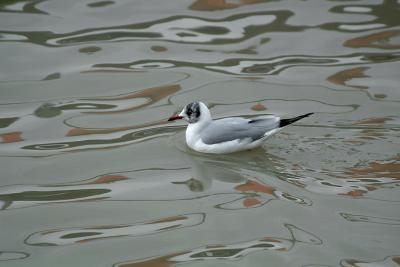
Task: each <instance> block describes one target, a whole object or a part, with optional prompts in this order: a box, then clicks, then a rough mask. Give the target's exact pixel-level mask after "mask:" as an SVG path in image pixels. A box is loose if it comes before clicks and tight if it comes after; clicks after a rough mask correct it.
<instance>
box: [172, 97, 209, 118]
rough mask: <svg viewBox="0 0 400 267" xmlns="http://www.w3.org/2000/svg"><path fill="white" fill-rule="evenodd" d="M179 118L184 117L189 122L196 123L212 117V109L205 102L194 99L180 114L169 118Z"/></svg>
mask: <svg viewBox="0 0 400 267" xmlns="http://www.w3.org/2000/svg"><path fill="white" fill-rule="evenodd" d="M177 119H184V120H185V121H187V122H188V123H196V122H198V121H200V120H203V119H204V120H209V119H211V115H210V111H209V110H208V108H207V106H206V105H205V104H204V103H202V102H200V101H194V102H192V103H190V104H187V105H186V106H185V107H184V109H183V110H182V111H181V113H179V115H175V116H172V117H171V118H169V120H170V121H173V120H177Z"/></svg>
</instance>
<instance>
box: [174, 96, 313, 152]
mask: <svg viewBox="0 0 400 267" xmlns="http://www.w3.org/2000/svg"><path fill="white" fill-rule="evenodd" d="M311 114H313V113H307V114H304V115H301V116H298V117H294V118H291V119H281V118H280V117H278V116H261V117H255V118H251V119H245V118H240V117H230V118H224V119H219V120H213V119H212V117H211V113H210V110H209V109H208V108H207V106H206V105H205V104H204V103H203V102H200V101H195V102H192V103H190V104H188V105H186V106H185V108H184V109H183V110H182V112H181V113H179V114H178V115H173V116H172V117H170V118H169V119H168V121H174V120H179V119H184V120H185V121H187V122H188V123H189V125H188V126H187V128H186V143H187V145H188V146H189V147H190V148H192V149H193V150H196V151H198V152H203V153H213V154H226V153H232V152H237V151H242V150H248V149H252V148H256V147H258V146H261V144H262V143H263V141H264V140H265V139H267V138H268V137H270V136H271V135H273V134H275V133H276V132H277V131H279V130H280V129H281V128H283V127H285V126H287V125H289V124H292V123H294V122H296V121H298V120H300V119H302V118H305V117H308V116H310V115H311Z"/></svg>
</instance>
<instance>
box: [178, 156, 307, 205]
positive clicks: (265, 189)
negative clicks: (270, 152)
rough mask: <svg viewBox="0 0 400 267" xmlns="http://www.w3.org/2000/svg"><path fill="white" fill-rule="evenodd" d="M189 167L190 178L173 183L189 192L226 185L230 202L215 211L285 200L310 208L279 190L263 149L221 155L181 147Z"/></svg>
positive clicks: (298, 198)
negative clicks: (231, 196) (231, 195)
mask: <svg viewBox="0 0 400 267" xmlns="http://www.w3.org/2000/svg"><path fill="white" fill-rule="evenodd" d="M183 149H184V150H185V151H184V152H185V158H186V160H187V161H188V162H189V164H190V165H191V169H192V174H193V177H192V178H190V179H188V180H186V181H183V182H175V184H180V185H186V186H187V188H188V189H189V190H190V191H193V192H203V191H204V192H206V191H214V190H215V189H217V188H218V187H219V186H221V185H225V186H227V185H228V186H229V188H230V189H231V193H233V194H234V195H235V197H234V198H233V199H232V198H230V199H228V200H225V201H223V202H221V203H218V204H216V205H215V207H216V208H219V209H246V208H256V207H260V206H263V205H265V204H266V203H268V202H269V201H271V200H288V201H292V202H294V203H296V204H301V205H311V204H312V202H311V201H310V200H308V199H306V198H304V197H300V196H295V195H293V194H292V193H289V192H283V191H280V190H279V189H278V188H277V185H275V184H276V183H279V180H278V179H277V178H276V177H275V174H274V172H275V170H274V166H273V164H272V163H271V162H270V161H269V160H268V158H267V157H266V154H265V151H264V150H263V149H254V150H250V151H244V152H239V153H232V154H225V155H210V154H201V153H197V152H194V151H192V150H189V149H188V148H183Z"/></svg>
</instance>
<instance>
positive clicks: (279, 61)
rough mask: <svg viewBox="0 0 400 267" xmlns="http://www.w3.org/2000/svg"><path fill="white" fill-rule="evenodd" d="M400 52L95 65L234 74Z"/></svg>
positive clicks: (385, 57)
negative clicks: (206, 61)
mask: <svg viewBox="0 0 400 267" xmlns="http://www.w3.org/2000/svg"><path fill="white" fill-rule="evenodd" d="M399 58H400V54H399V53H363V54H360V53H356V54H350V55H343V56H332V57H327V56H312V55H287V56H281V57H276V58H270V59H248V58H230V59H226V60H223V61H221V62H217V63H212V64H210V63H201V62H192V61H191V62H186V61H174V60H140V61H134V62H129V63H110V64H108V63H102V64H96V65H94V66H93V67H94V68H97V67H98V68H104V67H111V68H121V69H138V70H139V69H158V68H171V67H176V68H187V67H189V68H196V69H205V70H208V71H215V72H220V73H225V74H235V75H277V74H279V73H281V72H282V71H284V70H286V69H288V68H293V67H300V66H314V67H315V66H347V65H360V64H370V63H384V62H394V61H398V60H399Z"/></svg>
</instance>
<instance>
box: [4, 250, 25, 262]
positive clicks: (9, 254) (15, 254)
mask: <svg viewBox="0 0 400 267" xmlns="http://www.w3.org/2000/svg"><path fill="white" fill-rule="evenodd" d="M28 257H29V254H28V253H26V252H21V251H0V262H2V261H13V260H22V259H25V258H28Z"/></svg>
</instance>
